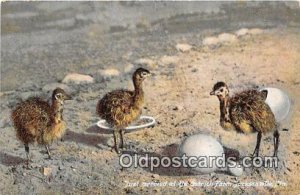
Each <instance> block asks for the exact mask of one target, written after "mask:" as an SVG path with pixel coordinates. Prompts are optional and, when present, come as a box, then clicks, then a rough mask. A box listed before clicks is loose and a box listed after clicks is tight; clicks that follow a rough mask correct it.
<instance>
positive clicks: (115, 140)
mask: <svg viewBox="0 0 300 195" xmlns="http://www.w3.org/2000/svg"><path fill="white" fill-rule="evenodd" d="M118 137H119V132H118V130H114V143H115V150H116V152H117V153H120V151H119V145H118V139H119V138H118Z"/></svg>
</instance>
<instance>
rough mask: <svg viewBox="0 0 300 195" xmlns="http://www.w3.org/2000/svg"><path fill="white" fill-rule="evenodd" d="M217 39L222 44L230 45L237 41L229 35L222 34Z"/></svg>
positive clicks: (233, 36)
mask: <svg viewBox="0 0 300 195" xmlns="http://www.w3.org/2000/svg"><path fill="white" fill-rule="evenodd" d="M218 39H219V41H220V42H224V43H232V42H235V41H237V38H236V36H235V35H234V34H230V33H222V34H220V35H219V36H218Z"/></svg>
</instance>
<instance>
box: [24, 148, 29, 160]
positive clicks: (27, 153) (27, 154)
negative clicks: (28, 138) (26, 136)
mask: <svg viewBox="0 0 300 195" xmlns="http://www.w3.org/2000/svg"><path fill="white" fill-rule="evenodd" d="M24 146H25V152H26V158H27V164H29V161H30V157H29V146H28V144H24Z"/></svg>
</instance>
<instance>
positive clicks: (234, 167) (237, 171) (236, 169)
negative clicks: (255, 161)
mask: <svg viewBox="0 0 300 195" xmlns="http://www.w3.org/2000/svg"><path fill="white" fill-rule="evenodd" d="M227 169H228V172H229V173H230V174H231V175H233V176H236V177H239V176H241V175H243V172H244V168H243V167H242V166H241V165H239V164H238V163H237V162H232V163H231V164H230V165H228V167H227Z"/></svg>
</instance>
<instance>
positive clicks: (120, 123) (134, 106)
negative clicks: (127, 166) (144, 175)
mask: <svg viewBox="0 0 300 195" xmlns="http://www.w3.org/2000/svg"><path fill="white" fill-rule="evenodd" d="M149 75H150V72H149V71H148V70H146V69H144V68H138V69H137V70H136V71H135V72H134V73H133V76H132V80H133V85H134V90H133V91H129V90H124V89H121V90H115V91H112V92H109V93H107V94H106V95H105V96H104V97H103V98H102V99H101V100H99V102H98V104H97V108H96V111H97V114H98V115H99V117H100V118H102V119H104V120H106V121H107V123H108V124H109V125H111V126H112V127H113V128H114V144H115V150H116V152H117V153H119V144H118V136H119V135H118V134H120V138H121V148H124V145H125V144H124V133H125V132H124V128H126V127H128V126H129V125H130V124H131V123H132V122H133V121H135V120H137V119H138V118H139V117H140V115H141V111H142V106H143V103H144V91H143V86H142V83H143V81H144V80H145V78H146V77H148V76H149Z"/></svg>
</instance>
